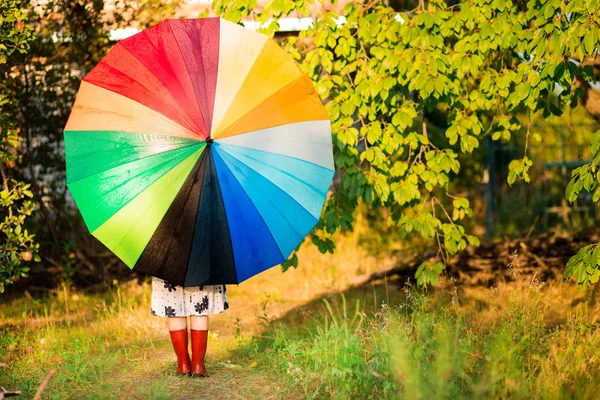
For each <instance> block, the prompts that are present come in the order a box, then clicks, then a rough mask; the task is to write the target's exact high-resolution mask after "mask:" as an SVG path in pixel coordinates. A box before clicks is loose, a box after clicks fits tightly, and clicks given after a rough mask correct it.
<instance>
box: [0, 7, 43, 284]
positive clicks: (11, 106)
mask: <svg viewBox="0 0 600 400" xmlns="http://www.w3.org/2000/svg"><path fill="white" fill-rule="evenodd" d="M26 17H27V12H26V10H25V9H24V4H22V2H21V1H17V0H9V1H6V2H3V3H2V4H0V77H1V78H0V107H1V108H0V175H1V178H2V188H1V189H0V236H1V237H2V241H1V248H0V293H2V292H4V287H5V285H6V284H9V283H11V282H14V281H16V280H18V279H19V278H20V277H22V276H26V274H27V271H28V269H29V268H28V266H27V263H28V262H29V261H31V260H32V259H34V260H37V261H39V256H38V254H37V253H38V247H39V245H38V244H37V243H35V242H34V235H33V234H30V233H29V232H28V230H27V229H25V228H24V225H25V223H26V219H27V217H29V216H30V215H31V213H32V212H33V209H34V205H33V202H32V201H31V200H30V198H31V197H32V196H33V195H32V193H31V191H30V185H29V184H26V183H25V182H23V180H22V179H20V177H19V174H18V171H15V169H16V168H17V163H19V161H20V154H19V151H18V149H19V146H20V143H21V140H22V138H21V136H20V133H21V131H20V129H19V126H18V120H17V114H18V108H17V101H16V99H15V98H14V96H13V94H14V93H13V92H12V91H11V90H10V87H9V85H8V82H9V76H10V75H13V74H15V73H18V72H17V71H16V70H15V64H16V63H17V62H18V61H17V60H18V59H19V58H20V57H21V55H22V54H23V53H25V52H27V50H28V48H29V44H30V42H31V40H32V36H31V30H32V29H31V27H30V26H28V25H27V24H26V23H25V21H26Z"/></svg>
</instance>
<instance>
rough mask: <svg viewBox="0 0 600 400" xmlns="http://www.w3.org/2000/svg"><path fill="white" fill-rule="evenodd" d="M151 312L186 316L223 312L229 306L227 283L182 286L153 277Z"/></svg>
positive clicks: (165, 315)
mask: <svg viewBox="0 0 600 400" xmlns="http://www.w3.org/2000/svg"><path fill="white" fill-rule="evenodd" d="M150 308H151V310H150V313H151V314H152V315H154V316H157V317H185V316H188V315H209V314H217V313H222V312H223V311H225V310H227V309H228V308H229V302H228V299H227V288H226V286H225V285H200V286H192V287H185V288H184V287H182V286H178V285H173V284H171V283H170V282H167V281H165V280H162V279H160V278H157V277H152V303H151V307H150Z"/></svg>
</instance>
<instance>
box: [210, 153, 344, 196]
mask: <svg viewBox="0 0 600 400" xmlns="http://www.w3.org/2000/svg"><path fill="white" fill-rule="evenodd" d="M227 146H232V147H238V148H245V149H250V150H255V149H251V148H249V147H242V146H237V145H234V144H227V145H223V144H219V147H225V148H224V149H223V151H225V152H227V154H229V155H230V156H232V157H234V158H235V159H237V160H239V161H240V162H243V161H242V160H240V159H239V158H238V157H236V156H235V155H233V154H231V153H230V152H229V151H227V149H226V147H227ZM255 151H262V152H263V153H270V154H275V155H278V156H282V157H288V158H292V159H294V160H298V161H302V162H305V163H307V164H311V165H314V166H315V167H317V168H321V169H324V170H325V171H329V172H335V171H334V170H331V169H329V168H325V167H323V166H321V165H318V164H315V163H312V162H310V161H306V160H303V159H301V158H297V157H289V156H286V155H283V154H278V153H272V152H270V151H263V150H255ZM244 157H247V158H249V159H251V160H253V161H256V162H257V163H259V164H262V165H264V166H266V167H268V168H273V167H272V166H271V165H269V164H267V163H264V162H263V161H261V160H260V159H258V158H256V157H252V156H250V155H247V154H244ZM244 164H246V163H244ZM246 165H247V164H246ZM277 171H279V172H281V173H282V174H284V175H287V176H289V177H290V178H293V179H294V180H296V181H298V182H301V183H303V184H304V185H305V186H307V187H309V188H311V189H312V190H314V191H315V192H317V193H319V194H323V193H321V190H319V189H318V188H316V187H314V186H313V185H312V184H310V183H308V182H306V181H304V180H302V179H300V178H298V177H297V176H294V175H292V174H290V173H289V172H287V171H284V170H281V169H277ZM256 172H257V173H259V174H260V172H258V171H256ZM261 175H263V174H261ZM263 176H264V175H263ZM265 179H269V178H267V177H265ZM269 181H271V180H270V179H269ZM271 182H273V181H271ZM273 184H274V185H276V186H277V187H279V185H277V184H276V183H275V182H273ZM324 194H327V192H325V193H324Z"/></svg>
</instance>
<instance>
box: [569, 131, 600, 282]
mask: <svg viewBox="0 0 600 400" xmlns="http://www.w3.org/2000/svg"><path fill="white" fill-rule="evenodd" d="M591 150H592V160H591V161H590V162H589V163H587V164H585V165H582V166H581V167H579V168H576V169H574V170H573V173H572V176H571V180H570V181H569V184H568V185H567V189H566V196H567V200H569V201H570V202H574V201H575V200H577V198H578V197H579V196H580V195H581V194H582V192H587V193H591V194H592V200H593V201H594V202H595V203H599V202H600V187H599V186H598V182H600V172H599V170H598V168H599V164H600V131H597V132H596V133H594V135H593V136H592V145H591ZM599 248H600V247H599V246H598V243H596V244H593V245H589V246H586V247H584V248H582V249H581V250H579V251H578V252H577V254H576V255H574V256H573V257H572V258H571V259H570V260H569V262H568V264H567V269H566V270H565V279H566V278H568V277H570V276H572V277H574V278H575V279H576V280H577V283H578V284H579V286H581V287H582V288H583V287H585V285H586V284H594V283H596V282H598V279H600V261H599V260H598V256H599V255H600V251H599V250H598V249H599Z"/></svg>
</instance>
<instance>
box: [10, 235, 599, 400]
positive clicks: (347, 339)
mask: <svg viewBox="0 0 600 400" xmlns="http://www.w3.org/2000/svg"><path fill="white" fill-rule="evenodd" d="M359 242H360V236H359V234H354V235H352V236H347V237H344V238H340V239H339V240H337V243H338V252H336V253H335V254H334V255H325V256H323V255H320V254H319V253H318V252H317V250H316V249H315V248H314V247H312V246H307V247H305V248H303V249H302V251H301V254H300V266H299V267H298V269H294V270H290V271H288V272H286V273H284V274H282V273H281V271H280V269H279V268H273V269H271V270H269V271H266V272H264V273H262V274H260V275H258V276H257V277H255V278H253V279H251V280H249V281H247V282H244V283H242V284H241V285H239V286H234V285H231V286H228V294H229V300H230V309H229V310H227V311H226V312H225V313H222V314H218V315H213V316H211V318H210V330H209V346H208V355H207V366H208V369H209V372H210V373H211V376H209V377H208V378H205V379H191V378H187V377H179V376H177V375H176V374H175V373H174V372H175V355H174V353H173V350H172V347H171V343H170V341H169V337H168V332H167V328H166V321H165V319H163V318H157V317H152V316H151V315H150V293H151V287H150V284H149V282H148V281H145V282H143V283H142V284H141V285H138V284H137V282H135V281H131V282H127V283H121V284H119V285H116V286H111V287H108V288H107V289H106V290H105V291H103V292H100V293H87V292H85V291H77V292H72V291H70V290H69V289H68V288H66V287H65V288H60V289H58V290H56V291H55V292H54V293H52V294H51V295H49V296H47V297H44V298H41V299H36V298H33V297H31V296H30V295H28V294H25V295H24V296H22V297H20V298H15V299H11V300H6V301H5V302H4V303H2V304H1V305H0V386H4V387H5V388H7V389H11V390H21V391H22V392H23V395H22V397H23V398H31V397H32V396H33V394H34V393H35V391H36V389H37V387H38V386H39V383H40V382H41V381H42V379H43V378H44V377H45V375H46V374H47V372H48V371H49V370H50V369H55V370H56V374H55V376H54V378H53V379H52V382H51V384H50V386H49V388H48V389H47V391H46V395H47V396H48V397H49V398H52V399H63V398H83V399H89V398H97V399H105V398H127V399H130V398H131V399H179V398H181V399H183V398H190V396H191V397H192V398H193V397H207V398H214V396H215V393H218V394H219V395H218V396H217V397H220V398H257V399H275V398H284V399H288V398H323V397H325V398H352V399H353V398H398V397H401V398H407V399H434V398H507V397H512V398H523V397H528V398H529V397H534V398H557V397H569V398H586V396H587V398H589V397H590V396H591V394H592V393H594V392H595V391H596V390H598V389H600V388H599V387H598V386H599V385H600V379H598V378H600V372H599V370H598V362H597V360H596V356H595V354H596V353H597V348H598V346H599V345H600V337H599V335H598V332H597V329H596V326H597V316H598V315H600V313H599V310H600V305H599V304H598V302H597V301H596V294H595V291H594V290H593V289H587V290H585V291H580V290H579V289H578V288H577V287H576V286H574V285H571V284H563V283H558V282H550V283H539V282H536V281H535V280H530V279H526V278H519V279H517V283H506V284H504V283H503V284H499V285H498V286H497V287H495V288H482V287H471V286H468V285H464V286H461V285H455V283H454V281H453V280H451V279H445V280H444V283H443V284H442V285H441V286H440V288H438V289H436V290H435V291H432V292H430V293H421V292H419V291H417V290H415V289H414V288H412V287H410V286H405V285H404V283H403V282H389V281H385V280H384V281H383V282H375V283H369V284H367V285H365V286H361V287H353V286H352V282H353V280H354V279H355V278H356V277H357V276H359V275H364V274H368V273H371V272H374V271H376V270H381V269H384V268H387V267H390V266H391V265H392V263H393V260H392V259H377V258H375V257H372V256H370V255H368V254H367V253H366V252H365V251H364V250H363V249H362V248H361V247H360V246H359V245H358V243H359ZM531 393H533V394H534V395H533V396H529V394H531ZM592 397H593V396H592Z"/></svg>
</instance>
